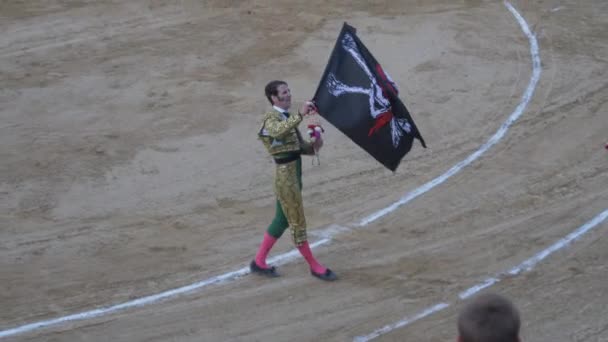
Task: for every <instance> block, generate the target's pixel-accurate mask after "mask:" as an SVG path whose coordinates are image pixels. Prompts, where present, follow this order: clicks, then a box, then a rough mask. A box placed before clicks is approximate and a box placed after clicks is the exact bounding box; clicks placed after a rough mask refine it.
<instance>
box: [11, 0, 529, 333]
mask: <svg viewBox="0 0 608 342" xmlns="http://www.w3.org/2000/svg"><path fill="white" fill-rule="evenodd" d="M505 6H507V8H508V9H509V10H510V11H511V13H513V15H514V16H515V18H516V19H517V20H518V21H519V23H520V26H521V27H522V29H523V30H524V33H525V34H526V35H527V36H528V38H529V39H530V44H531V48H530V50H531V51H532V62H533V66H534V69H533V72H532V78H531V80H530V83H529V85H528V88H527V89H526V92H525V93H524V95H523V98H522V101H521V102H520V104H519V105H518V106H517V108H516V109H515V111H514V112H513V114H511V116H510V117H509V118H508V119H507V121H505V122H504V123H503V124H502V126H501V127H500V129H499V130H498V131H497V132H496V133H495V134H494V135H493V136H492V137H491V138H490V140H488V142H486V143H485V144H484V145H482V146H481V148H480V149H479V150H477V151H476V152H475V153H473V154H472V155H470V156H469V157H468V158H467V159H465V160H463V161H461V162H460V163H458V164H456V165H455V166H454V167H452V168H451V169H450V170H448V171H447V172H446V173H444V174H443V175H441V176H439V177H437V178H435V179H434V180H432V181H431V182H429V183H426V184H424V185H422V186H421V187H419V188H417V189H415V190H413V191H412V192H410V193H408V194H407V195H406V196H404V197H403V198H402V199H401V200H399V201H398V202H396V203H395V204H393V205H391V206H389V207H387V208H385V209H382V210H380V211H378V212H376V213H374V214H372V215H370V216H368V217H366V218H365V219H363V220H362V221H361V224H360V225H361V226H363V225H367V224H369V223H371V222H373V221H375V220H377V219H379V218H380V217H382V216H384V215H387V214H389V213H390V212H392V211H394V210H395V209H397V208H398V207H400V206H402V205H404V204H406V203H408V202H410V201H411V200H413V199H414V198H416V197H418V196H420V195H422V194H423V193H425V192H427V191H429V190H430V189H432V188H434V187H435V186H437V185H439V184H441V183H443V182H444V181H445V180H446V179H448V178H449V177H451V176H453V175H454V174H456V173H457V172H459V171H460V170H461V169H462V168H464V167H465V166H467V165H469V164H470V163H471V162H473V161H474V160H475V159H477V158H479V157H480V156H481V155H482V154H483V153H484V152H486V151H487V150H488V149H489V148H490V147H492V146H493V145H495V144H496V143H497V142H498V140H500V139H501V138H502V137H503V136H504V135H505V133H506V131H507V130H508V129H509V127H510V126H511V124H512V123H513V122H514V121H515V120H517V118H519V116H521V114H522V113H523V111H524V109H525V108H526V106H527V105H528V103H529V102H530V99H531V98H532V95H533V94H534V89H535V88H536V84H537V83H538V80H539V78H540V70H541V69H540V57H539V54H538V44H537V42H536V38H535V37H534V36H533V35H532V33H531V32H530V29H529V28H528V25H527V24H526V22H525V20H524V19H523V18H522V17H521V15H519V13H517V11H516V10H515V8H513V6H511V4H509V3H507V2H505ZM346 229H347V228H346ZM338 231H339V229H337V230H336V231H335V232H333V231H329V232H326V233H325V236H326V237H325V238H324V239H322V240H319V241H317V242H315V243H313V244H311V248H315V247H318V246H320V245H324V244H327V243H329V242H330V241H331V237H332V236H333V235H335V234H337V233H338ZM297 255H298V252H297V250H292V251H291V252H288V253H285V254H281V255H278V256H276V257H274V258H271V259H270V260H269V261H270V262H274V263H278V264H284V263H287V262H289V261H290V260H293V258H295V257H296V256H297ZM248 273H249V269H248V268H241V269H238V270H236V271H232V272H228V273H224V274H221V275H218V276H215V277H212V278H209V279H206V280H202V281H200V282H197V283H194V284H191V285H187V286H183V287H179V288H176V289H172V290H168V291H165V292H161V293H159V294H155V295H151V296H146V297H142V298H139V299H135V300H132V301H128V302H124V303H122V304H117V305H113V306H108V307H104V308H99V309H94V310H90V311H85V312H81V313H77V314H72V315H68V316H63V317H59V318H55V319H50V320H44V321H40V322H35V323H30V324H25V325H21V326H18V327H15V328H11V329H7V330H1V331H0V338H3V337H8V336H13V335H18V334H23V333H26V332H30V331H33V330H37V329H41V328H45V327H50V326H54V325H59V324H62V323H66V322H72V321H81V320H86V319H91V318H95V317H100V316H104V315H108V314H111V313H114V312H117V311H120V310H125V309H129V308H134V307H140V306H144V305H148V304H152V303H156V302H159V301H162V300H166V299H168V298H170V297H175V296H178V295H182V294H185V293H187V292H191V291H194V290H198V289H201V288H204V287H207V286H209V285H214V284H220V283H225V282H228V281H232V280H235V279H238V278H240V277H242V276H244V275H246V274H248Z"/></svg>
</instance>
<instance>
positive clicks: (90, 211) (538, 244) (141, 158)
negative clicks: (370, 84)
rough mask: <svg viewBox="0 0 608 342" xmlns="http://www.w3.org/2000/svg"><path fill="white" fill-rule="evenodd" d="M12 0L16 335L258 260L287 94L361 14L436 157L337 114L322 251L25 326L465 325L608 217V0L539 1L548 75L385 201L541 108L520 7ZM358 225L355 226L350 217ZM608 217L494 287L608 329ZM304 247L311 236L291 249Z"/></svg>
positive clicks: (6, 146) (1, 20)
mask: <svg viewBox="0 0 608 342" xmlns="http://www.w3.org/2000/svg"><path fill="white" fill-rule="evenodd" d="M374 3H375V4H374V5H372V4H370V3H369V2H367V1H354V2H351V1H341V0H340V1H318V0H309V1H305V2H304V1H300V2H297V4H294V2H292V1H288V0H252V1H231V0H230V1H229V0H222V1H220V0H208V1H206V0H202V1H200V0H198V1H195V0H173V1H172V0H137V1H116V0H114V1H110V0H103V1H102V0H99V1H90V0H89V1H84V0H83V1H67V0H46V1H42V0H27V1H25V0H9V1H0V32H2V34H0V119H1V121H0V160H1V163H0V225H1V227H0V284H1V291H0V308H1V310H0V330H2V331H7V330H8V329H12V328H15V327H20V326H23V325H25V324H28V323H34V322H39V321H44V320H50V319H54V318H59V317H65V316H66V315H70V314H74V313H79V312H86V311H88V310H92V309H95V308H99V307H103V306H108V305H113V304H120V303H123V302H125V301H128V300H132V299H135V298H140V297H144V296H147V295H152V294H156V293H161V292H163V291H166V290H169V289H172V288H176V287H180V286H184V285H188V284H191V283H194V282H197V281H201V280H205V279H209V278H212V277H215V276H218V275H221V274H224V273H226V272H231V271H234V270H237V269H240V268H242V267H246V266H247V264H248V262H249V261H250V260H251V258H252V257H253V255H254V254H255V252H256V249H257V247H258V244H259V242H260V239H261V237H262V233H263V231H264V229H265V228H266V227H267V225H268V223H269V222H270V220H271V218H272V215H273V210H274V209H273V205H274V195H273V193H272V186H271V182H272V177H273V164H272V162H271V160H270V158H269V157H268V156H267V155H266V153H265V151H264V149H263V146H262V144H261V143H260V142H258V141H257V140H256V130H257V127H258V126H257V125H258V122H259V119H260V116H261V113H262V112H263V111H264V110H265V109H266V108H268V105H267V103H266V100H265V98H264V97H263V87H264V85H265V84H266V82H267V81H269V80H271V79H276V78H279V79H285V80H287V81H288V82H289V83H290V86H291V89H292V92H293V94H294V98H295V100H296V101H297V102H301V101H303V100H306V99H308V98H309V97H310V96H312V94H313V93H314V90H315V89H316V86H317V83H318V80H319V77H320V75H321V73H322V71H323V68H324V66H325V63H326V62H327V58H328V56H329V53H330V50H331V48H332V47H333V45H334V43H335V38H336V35H337V33H338V31H339V29H340V27H341V25H342V23H343V22H344V21H347V22H349V23H350V24H352V25H353V26H355V27H357V28H358V34H359V36H360V38H361V39H362V40H363V41H364V43H366V45H367V46H368V48H369V49H370V50H371V51H372V53H374V55H375V56H376V57H377V59H378V60H379V61H380V62H381V63H383V66H384V68H385V69H386V70H388V72H389V73H391V76H392V77H393V78H394V79H395V81H396V82H397V83H398V84H399V85H400V88H401V92H402V96H401V97H402V99H403V100H404V102H405V103H406V105H407V106H408V108H409V109H410V110H411V112H412V114H413V117H414V119H415V120H416V123H417V125H418V127H419V128H420V131H421V132H422V134H423V136H424V138H425V139H426V141H427V143H428V145H429V148H427V149H423V148H422V147H421V146H420V144H419V143H416V144H415V146H414V149H413V150H412V152H411V153H410V154H408V155H407V156H406V158H405V159H404V160H403V162H402V164H401V167H400V168H399V170H398V171H397V172H396V173H395V174H392V173H391V172H390V171H387V170H386V169H384V168H383V167H382V166H380V165H379V164H378V163H377V162H375V161H374V160H373V159H372V158H371V157H369V156H367V155H366V154H365V153H364V152H363V151H362V150H361V149H360V148H358V147H357V146H356V145H354V144H353V143H352V142H350V141H349V140H348V139H347V138H346V137H345V136H343V135H342V134H341V133H340V132H339V131H337V130H336V129H335V128H333V127H331V126H329V125H326V129H327V132H326V135H325V137H326V143H325V147H324V149H323V151H322V154H321V163H322V164H321V166H313V165H311V162H310V159H309V158H307V159H305V160H304V184H305V185H304V187H305V189H304V201H305V207H306V213H307V220H308V222H309V226H310V228H309V231H310V233H309V235H310V236H311V241H312V242H314V241H318V240H319V239H321V238H322V236H321V234H320V233H321V232H325V231H327V227H332V225H339V226H342V227H346V228H348V229H347V230H346V231H344V232H340V233H337V234H334V235H333V238H332V240H331V242H330V243H327V244H325V245H322V246H320V247H319V248H316V249H315V253H316V254H317V256H318V258H319V259H320V260H321V261H322V262H324V263H326V264H327V265H328V266H330V267H331V268H332V269H334V270H335V271H336V272H337V273H338V274H339V275H340V276H341V279H340V281H338V282H336V283H323V282H321V281H319V280H317V279H315V278H313V277H311V276H310V275H309V274H308V270H307V267H306V265H305V263H304V262H303V260H302V259H301V258H296V259H295V260H294V261H291V262H288V263H286V264H284V265H282V266H281V267H280V271H281V272H282V274H283V276H282V277H281V278H279V279H276V280H269V279H264V278H261V277H256V276H252V275H246V276H244V277H242V278H240V279H237V280H233V281H230V282H228V283H225V284H216V285H211V286H207V287H205V288H202V289H199V290H197V291H194V292H191V293H189V294H186V295H181V296H177V297H174V298H170V299H168V300H166V301H163V302H160V303H153V304H150V305H146V306H142V307H138V308H130V309H126V310H122V311H119V312H116V313H113V314H108V315H102V316H101V317H97V318H93V319H88V320H81V321H74V322H66V323H61V324H55V325H52V326H49V327H46V328H42V329H32V330H28V331H24V332H22V333H19V334H14V335H11V336H7V337H5V338H0V340H2V341H5V340H6V341H351V340H353V338H354V337H356V336H361V335H366V334H369V333H371V332H373V331H374V330H376V329H378V328H381V327H383V326H385V325H387V324H391V323H394V322H397V321H400V320H402V319H403V318H404V317H409V316H413V315H415V314H417V313H419V312H420V311H421V310H423V309H425V308H428V307H429V306H432V305H434V304H437V303H441V302H447V303H451V305H450V307H448V308H447V309H445V310H442V311H440V312H438V313H435V314H433V315H429V316H428V317H425V318H422V319H420V320H418V321H416V322H413V323H412V324H409V325H406V326H404V327H402V328H399V329H395V330H393V331H391V332H389V333H387V334H384V335H382V336H380V337H379V338H378V339H377V340H378V341H453V340H454V339H455V336H456V326H455V319H456V315H457V312H458V309H459V308H460V307H461V305H462V301H460V300H459V299H458V294H459V293H460V292H461V291H463V290H465V289H468V288H469V287H471V286H473V285H475V284H478V283H480V282H482V281H483V280H484V279H486V278H488V277H491V276H495V275H496V274H499V273H500V272H503V271H505V270H508V269H510V268H511V267H513V266H515V265H518V264H520V263H521V262H522V261H524V260H526V259H528V258H530V257H532V256H534V255H535V254H536V253H538V252H539V251H541V250H543V249H545V248H547V247H548V246H550V245H551V244H553V243H555V242H556V241H557V240H559V239H560V238H562V237H564V236H566V235H567V234H568V233H570V232H571V231H573V230H575V229H576V228H578V227H580V226H581V225H583V224H584V223H585V222H587V221H589V220H591V219H592V218H593V217H595V216H596V215H598V214H599V213H601V212H603V211H604V210H606V209H607V208H608V151H606V150H605V149H604V148H603V144H604V143H605V142H607V141H608V2H606V1H605V0H585V1H576V0H538V1H525V0H520V1H515V2H514V3H513V5H514V6H515V7H516V8H517V10H518V11H519V12H520V13H521V15H523V17H524V18H525V19H526V21H527V23H528V24H529V25H530V27H531V29H532V31H533V32H534V33H535V34H536V36H537V37H538V42H539V48H540V57H541V59H542V74H541V77H540V81H539V82H538V85H537V87H536V89H535V92H534V94H533V98H532V100H531V101H530V103H529V105H528V106H527V107H526V109H525V111H524V112H523V115H522V116H521V118H519V119H518V120H517V121H516V122H515V123H514V124H513V126H512V127H511V128H510V129H509V131H508V132H507V134H506V135H505V137H504V138H503V139H502V140H501V141H500V142H498V143H497V144H496V145H495V146H494V147H492V148H491V149H490V150H489V151H488V152H487V153H486V154H484V155H483V156H482V157H480V158H479V159H477V160H476V161H475V162H473V163H472V164H471V165H469V166H467V167H465V168H464V169H463V170H462V171H461V172H459V173H458V174H456V175H455V176H453V177H451V178H449V179H448V180H447V181H446V182H444V183H443V184H440V185H438V186H436V187H435V188H433V189H432V190H430V191H429V192H427V193H425V194H424V195H422V196H420V197H418V198H416V199H415V200H413V201H412V202H410V203H408V204H407V205H404V206H402V207H400V208H398V209H397V210H395V211H394V212H392V213H390V214H388V215H386V216H384V217H382V218H381V219H379V220H377V221H374V222H372V223H370V224H369V225H366V226H364V227H357V223H358V222H359V221H360V220H361V219H362V218H364V217H365V216H367V215H369V214H371V213H373V212H375V211H377V210H379V209H382V208H384V207H387V206H389V205H390V204H392V203H394V202H395V201H398V200H399V199H400V198H401V197H402V196H403V195H404V194H406V193H407V192H408V191H411V190H413V189H415V188H417V187H419V186H420V185H422V184H424V183H426V182H428V181H430V180H432V179H434V178H436V177H438V176H439V175H441V174H443V173H444V172H445V171H447V170H448V169H449V168H450V167H452V166H453V165H455V164H456V163H458V162H460V161H462V160H463V159H465V158H466V157H467V156H469V155H470V154H471V153H473V152H474V151H476V150H477V149H478V148H479V146H480V145H482V144H483V143H484V142H486V141H487V140H488V139H489V137H491V136H492V135H493V134H494V133H495V132H496V131H497V130H498V129H499V128H500V126H501V124H502V123H503V122H504V121H505V120H507V118H508V117H509V115H511V113H513V112H514V110H515V109H516V107H517V106H518V105H519V104H520V102H521V101H522V95H523V94H524V92H525V90H526V87H527V86H528V84H529V82H530V78H531V75H532V59H531V56H530V41H529V40H528V38H527V37H526V35H525V34H524V32H523V31H522V29H521V28H520V26H519V24H518V22H517V20H516V19H515V17H514V16H513V15H512V14H511V13H510V12H509V11H508V9H507V8H506V6H505V4H503V3H502V2H501V1H481V0H478V1H475V0H460V1H452V0H425V1H421V0H401V1H383V2H374ZM333 227H336V226H333ZM607 237H608V220H607V221H604V222H603V223H601V224H600V225H599V226H597V228H595V229H593V230H592V231H591V232H589V233H588V234H585V235H584V236H583V237H582V238H581V239H579V240H577V241H576V242H574V243H573V244H571V245H569V246H568V247H567V248H563V249H561V250H559V251H557V252H555V253H554V254H552V255H551V256H550V257H549V258H547V259H546V260H544V261H542V262H541V263H539V264H538V265H537V266H536V267H535V268H534V269H533V270H532V271H530V272H526V273H523V274H520V275H518V276H514V277H510V278H508V279H504V280H503V281H501V282H500V283H498V284H496V285H494V286H493V287H492V288H490V289H488V291H493V292H500V293H503V294H505V295H507V296H509V297H510V298H512V299H513V300H514V302H515V303H516V305H517V306H518V307H519V308H520V310H521V312H522V317H523V330H522V336H523V338H524V340H525V341H589V342H591V341H608V314H607V311H606V307H608V266H607V265H608V239H607ZM290 250H292V245H291V242H290V240H289V238H288V236H287V235H286V236H285V237H284V238H283V239H281V240H280V241H279V243H278V244H277V246H276V247H275V249H274V250H273V252H272V256H275V255H279V254H280V253H284V252H287V251H290Z"/></svg>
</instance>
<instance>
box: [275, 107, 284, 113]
mask: <svg viewBox="0 0 608 342" xmlns="http://www.w3.org/2000/svg"><path fill="white" fill-rule="evenodd" d="M272 108H274V109H276V110H277V111H278V112H279V113H285V112H287V110H285V109H283V108H281V107H278V106H272Z"/></svg>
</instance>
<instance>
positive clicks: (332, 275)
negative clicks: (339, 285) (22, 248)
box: [310, 268, 338, 281]
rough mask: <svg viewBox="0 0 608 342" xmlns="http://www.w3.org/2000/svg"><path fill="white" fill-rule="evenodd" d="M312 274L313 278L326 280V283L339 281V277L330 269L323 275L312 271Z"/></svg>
mask: <svg viewBox="0 0 608 342" xmlns="http://www.w3.org/2000/svg"><path fill="white" fill-rule="evenodd" d="M310 274H312V276H313V277H316V278H319V279H321V280H325V281H334V280H337V279H338V276H337V275H336V274H335V273H334V272H333V271H332V270H330V269H329V268H328V269H327V271H325V273H323V274H319V273H315V272H313V271H312V270H311V271H310Z"/></svg>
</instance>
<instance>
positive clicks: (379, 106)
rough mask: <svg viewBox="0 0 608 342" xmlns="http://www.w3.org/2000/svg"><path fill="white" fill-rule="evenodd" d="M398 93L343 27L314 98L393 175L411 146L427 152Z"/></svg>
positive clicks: (325, 113)
mask: <svg viewBox="0 0 608 342" xmlns="http://www.w3.org/2000/svg"><path fill="white" fill-rule="evenodd" d="M398 94H399V90H398V88H397V85H396V84H395V82H393V80H392V79H391V77H390V76H389V75H388V74H387V73H386V72H385V71H384V70H383V69H382V67H381V66H380V64H379V63H378V62H377V61H376V59H375V58H374V56H372V54H371V53H370V52H369V50H367V48H366V47H365V45H363V43H362V42H361V41H360V40H359V38H358V37H357V35H356V30H355V28H354V27H352V26H349V25H348V24H346V23H344V26H343V27H342V31H341V32H340V35H339V36H338V40H337V42H336V45H335V47H334V50H333V51H332V53H331V56H330V58H329V62H328V63H327V67H326V68H325V72H324V73H323V77H322V78H321V81H320V83H319V87H318V88H317V91H316V93H315V96H314V98H313V100H314V102H315V104H316V106H317V109H318V111H319V114H320V115H321V116H323V117H324V118H325V119H327V121H329V122H330V123H331V124H332V125H334V126H336V128H338V129H339V130H340V131H342V133H344V134H346V136H348V137H349V138H350V139H351V140H352V141H354V142H355V143H356V144H357V145H359V146H360V147H361V148H363V149H364V150H365V151H367V152H368V153H369V154H371V155H372V156H373V157H374V158H376V160H378V161H379V162H380V163H382V164H383V165H384V166H386V167H387V168H388V169H390V170H391V171H395V170H396V169H397V167H398V166H399V163H400V162H401V159H402V158H403V156H405V154H407V153H408V152H409V151H410V149H411V148H412V143H413V140H414V138H416V139H418V140H420V143H421V144H422V146H423V147H425V148H426V144H425V142H424V139H423V138H422V136H421V135H420V133H419V132H418V128H417V127H416V125H415V124H414V120H412V117H411V116H410V113H409V112H408V110H407V108H405V105H404V104H403V103H402V102H401V100H400V99H399V97H398Z"/></svg>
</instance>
